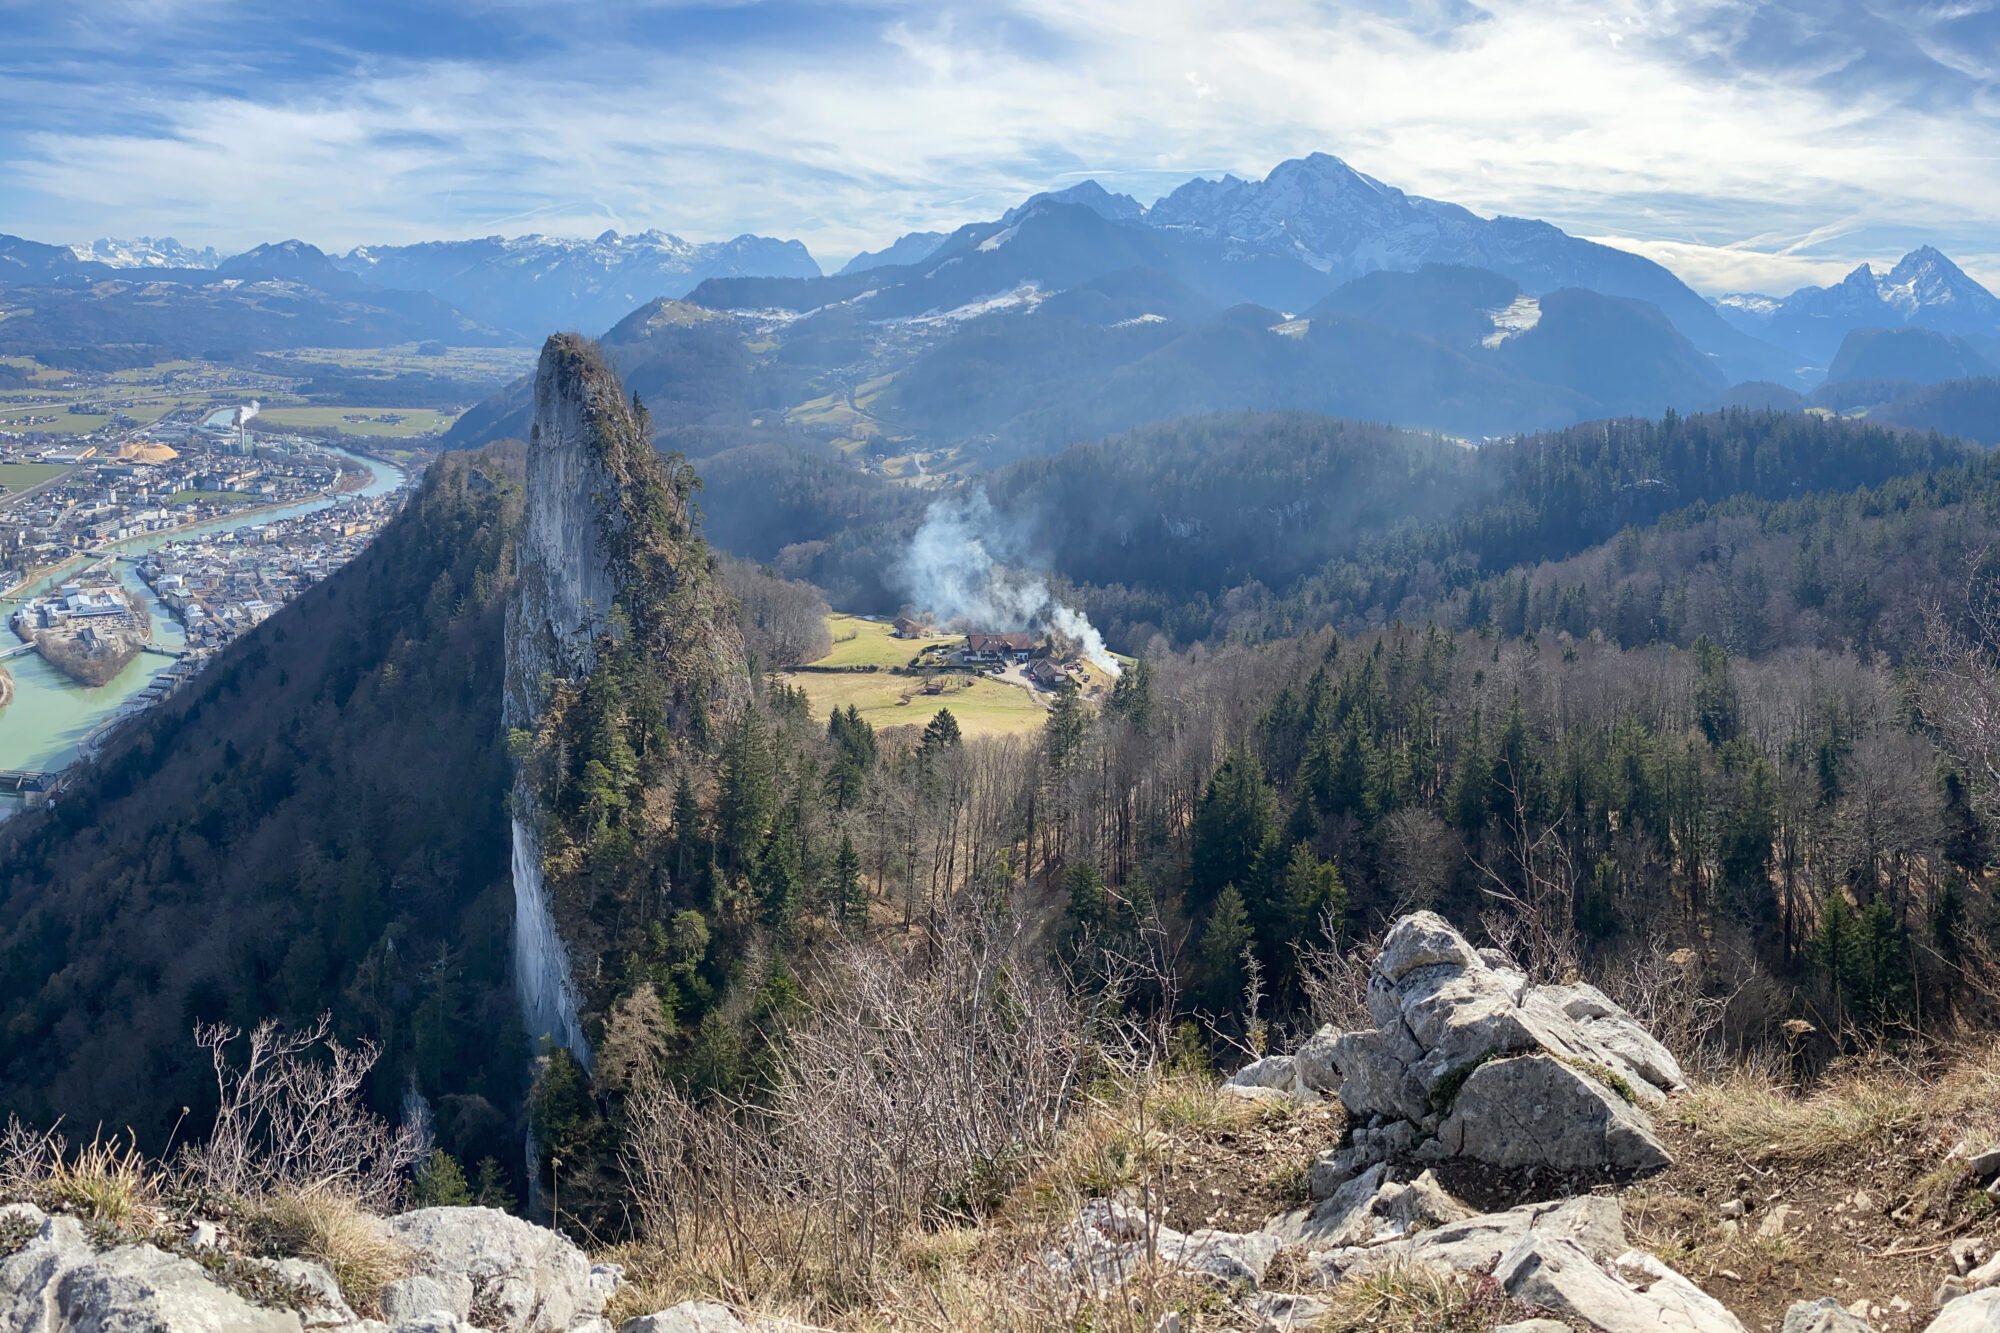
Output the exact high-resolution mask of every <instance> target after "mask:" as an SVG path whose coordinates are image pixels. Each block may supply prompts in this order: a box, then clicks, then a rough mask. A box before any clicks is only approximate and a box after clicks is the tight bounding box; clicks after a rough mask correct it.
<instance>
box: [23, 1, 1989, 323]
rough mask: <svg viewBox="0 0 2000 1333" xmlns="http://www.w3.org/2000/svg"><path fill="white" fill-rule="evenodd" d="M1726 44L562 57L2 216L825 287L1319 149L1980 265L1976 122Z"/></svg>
mask: <svg viewBox="0 0 2000 1333" xmlns="http://www.w3.org/2000/svg"><path fill="white" fill-rule="evenodd" d="M1747 8H1748V7H1747V6H1738V5H1706V4H1695V3H1690V2H1689V0H1682V2H1681V3H1679V4H1669V5H1665V6H1662V5H1656V4H1652V3H1641V0H1608V3H1585V0H1495V3H1491V4H1489V5H1487V7H1486V9H1485V10H1484V11H1481V12H1477V13H1473V12H1468V13H1467V14H1466V15H1464V16H1461V17H1458V18H1454V17H1453V16H1452V14H1451V12H1450V11H1449V10H1448V9H1446V10H1445V11H1443V12H1442V13H1441V12H1439V11H1437V10H1434V9H1432V8H1426V7H1419V10H1420V12H1413V13H1411V14H1409V15H1396V14H1383V13H1380V12H1376V11H1373V10H1371V9H1369V8H1367V7H1364V6H1361V5H1349V4H1342V3H1338V2H1337V0H1335V2H1334V3H1317V2H1315V0H1267V2H1266V3H1263V4H1259V5H1243V4H1241V3H1236V2H1232V3H1221V2H1220V0H1151V2H1149V3H1143V4H1142V3H1130V2H1127V0H1011V2H1010V0H996V3H993V4H988V5H983V6H981V7H979V8H978V9H977V10H971V9H957V8H955V7H953V6H950V5H943V6H938V5H925V6H918V5H915V4H910V5H908V6H907V7H906V11H905V12H904V13H903V14H902V15H901V16H900V17H893V18H890V19H888V20H886V21H884V20H882V19H880V18H879V17H875V18H867V19H865V20H863V19H859V18H857V20H856V23H857V30H856V31H855V32H854V33H852V34H851V39H850V40H848V41H844V42H839V43H833V44H829V45H827V46H826V47H824V48H821V47H815V46H801V45H800V44H796V43H782V42H777V41H773V42H769V43H759V42H756V41H735V42H730V43H726V44H717V45H707V46H702V45H691V46H688V47H686V48H681V47H678V46H674V45H670V44H660V45H656V46H653V47H650V48H618V49H610V48H606V49H601V50H596V51H589V52H581V53H580V52H576V51H573V50H569V49H566V48H563V47H561V46H554V47H552V48H551V50H550V51H549V53H548V54H547V56H546V57H545V58H542V59H538V60H531V61H529V62H528V63H526V64H525V65H518V64H517V65H514V66H509V67H505V68H503V67H500V66H497V65H481V64H475V63H470V62H465V61H434V62H423V63H417V62H403V63H401V64H397V65H382V64H380V62H378V66H379V67H378V68H376V69H375V72H372V73H368V72H364V73H363V74H362V75H360V76H358V77H356V78H355V79H353V80H351V81H343V82H340V83H325V84H317V85H314V86H313V87H312V88H310V89H297V90H294V91H292V92H290V93H284V92H282V91H280V92H278V93H265V92H263V91H262V89H261V88H260V86H259V85H256V84H247V85H246V86H245V92H244V95H243V97H242V98H238V97H234V96H218V95H215V94H187V95H182V96H172V95H169V94H166V93H161V94H159V95H158V96H157V97H154V98H152V99H151V100H147V101H143V102H140V103H137V104H135V105H134V106H132V107H131V108H130V114H131V115H132V116H135V117H137V118H139V119H140V120H141V121H142V122H143V123H146V124H149V125H150V124H158V125H162V126H165V127H166V129H165V130H164V131H163V132H157V133H156V132H148V133H145V134H137V133H129V132H128V133H99V132H66V133H58V132H54V131H45V132H41V133H31V134H29V135H28V136H27V137H26V138H25V139H18V140H16V141H15V142H14V144H13V148H14V152H13V153H12V156H13V157H14V158H15V160H14V161H13V162H11V163H7V164H4V166H0V170H4V171H5V172H7V173H9V174H10V175H11V177H12V179H13V182H14V185H13V186H12V187H11V188H12V189H14V190H17V191H20V192H22V193H24V194H25V195H26V196H28V198H27V199H26V200H25V201H24V202H23V203H22V204H21V205H20V206H18V207H15V208H13V209H12V210H11V211H14V212H16V213H17V214H19V215H20V216H18V217H17V218H16V219H15V220H14V222H15V225H16V227H19V228H22V229H25V228H26V227H27V225H28V224H29V223H30V222H32V223H33V224H34V226H35V227H36V228H37V230H38V231H40V232H41V233H43V234H45V235H47V236H48V238H49V239H63V240H73V239H83V238H84V237H85V236H86V235H87V234H96V233H98V232H105V231H111V232H130V231H140V230H144V231H150V232H153V233H155V234H158V233H160V232H163V231H172V232H174V233H175V234H178V235H182V236H183V239H188V238H190V237H193V236H199V237H201V238H204V239H214V240H216V241H217V242H218V243H220V244H224V245H240V244H247V243H250V242H253V241H256V240H262V239H269V238H272V237H275V236H278V235H281V234H282V235H291V234H303V235H306V236H307V238H308V239H312V240H315V241H317V242H319V243H321V244H326V245H337V246H345V245H348V244H352V243H356V242H361V241H396V240H411V239H419V238H424V237H430V236H437V235H476V234H483V233H485V232H489V231H493V230H502V229H513V228H514V227H515V226H516V225H527V224H518V220H520V219H532V220H533V221H532V226H533V227H534V228H535V229H538V230H545V231H563V230H571V231H579V232H588V231H595V230H600V229H602V228H603V227H605V226H618V227H620V228H621V229H631V228H639V227H645V226H655V225H657V226H663V227H667V228H669V229H671V230H675V231H679V232H681V233H682V234H685V235H688V236H690V237H693V238H697V239H701V238H711V237H722V236H728V235H733V234H735V233H737V232H739V231H745V230H754V231H759V232H764V233H767V234H776V235H784V236H792V235H796V236H800V237H802V238H803V239H805V240H806V241H807V243H808V244H809V245H810V246H812V248H813V250H814V252H815V253H816V254H819V255H820V256H821V257H822V258H823V259H825V260H830V261H833V262H835V263H837V262H839V261H840V260H842V259H844V258H845V257H846V256H847V255H848V254H851V253H853V252H854V251H855V250H858V249H861V248H863V247H864V246H866V247H870V248H872V247H875V246H879V245H881V244H883V243H885V242H886V241H887V240H889V239H890V238H891V237H892V236H893V235H894V234H895V233H897V232H900V231H903V230H911V229H941V228H946V227H949V226H952V225H955V224H956V223H959V222H962V221H965V220H968V219H970V218H973V217H984V216H993V215H996V214H997V213H999V212H1000V211H1001V210H1002V209H1004V208H1005V207H1007V206H1008V205H1010V204H1012V203H1014V202H1017V201H1018V200H1019V199H1020V198H1021V197H1023V196H1024V195H1026V194H1028V193H1031V192H1033V191H1035V190H1038V189H1042V188H1046V187H1048V186H1050V185H1052V184H1061V183H1067V182H1070V181H1073V180H1075V179H1078V178H1080V177H1082V176H1085V175H1097V176H1098V177H1099V178H1100V179H1101V180H1102V181H1103V182H1104V184H1105V185H1106V186H1107V187H1109V188H1112V189H1124V190H1128V191H1130V192H1133V193H1135V194H1138V195H1139V196H1140V197H1141V198H1142V199H1145V200H1150V199H1151V198H1152V197H1153V196H1154V195H1156V194H1158V193H1160V192H1162V191H1163V190H1164V189H1165V188H1168V187H1169V186H1170V184H1171V183H1172V182H1174V181H1176V180H1178V179H1179V178H1182V177H1184V176H1186V175H1189V174H1194V173H1197V172H1200V173H1204V174H1212V173H1216V172H1219V171H1222V170H1233V171H1236V172H1237V173H1238V174H1258V175H1261V174H1262V173H1263V172H1265V171H1267V170H1268V169H1269V168H1270V167H1271V166H1272V165H1273V164H1274V163H1276V162H1277V161H1279V160H1281V159H1282V158H1285V157H1289V156H1296V155H1299V154H1302V153H1305V152H1308V151H1312V150H1315V149H1321V150H1325V151H1328V152H1332V153H1336V154H1338V155H1340V156H1342V157H1345V158H1347V159H1348V160H1350V161H1351V162H1353V163H1354V165H1356V166H1357V167H1359V168H1360V169H1362V170H1364V171H1367V172H1368V173H1370V174H1371V175H1375V176H1377V177H1380V178H1382V179H1384V180H1387V181H1389V182H1391V183H1393V184H1397V185H1400V186H1402V187H1404V188H1406V189H1409V190H1412V191H1413V192H1417V193H1423V194H1429V195H1432V196H1434V197H1439V198H1445V199H1451V200H1455V201H1457V202H1460V203H1463V204H1465V205H1466V206H1468V207H1471V208H1474V209H1476V210H1478V211H1480V212H1483V213H1495V212H1509V213H1515V214H1521V215H1526V216H1539V217H1546V218H1548V219H1549V220H1551V221H1553V222H1556V223H1557V224H1558V225H1561V226H1564V227H1566V228H1567V229H1569V230H1572V231H1576V232H1578V233H1587V234H1591V235H1595V236H1601V237H1609V238H1625V239H1624V240H1622V241H1619V240H1614V241H1613V242H1612V243H1617V244H1625V245H1627V246H1629V247H1630V248H1635V249H1640V250H1642V251H1643V252H1644V253H1647V254H1651V255H1653V256H1654V257H1655V258H1659V259H1661V260H1662V262H1666V263H1668V264H1669V265H1670V266H1673V267H1675V268H1677V269H1680V270H1684V271H1685V275H1686V276H1687V277H1688V278H1689V279H1690V280H1691V281H1694V282H1695V283H1696V284H1697V285H1698V286H1701V287H1703V288H1705V289H1710V290H1714V289H1720V288H1728V287H1734V286H1737V285H1754V286H1764V287H1773V286H1774V287H1777V288H1779V289H1781V290H1784V289H1788V288H1789V286H1790V285H1794V284H1795V280H1796V281H1804V280H1824V279H1825V278H1826V277H1827V276H1828V275H1831V276H1833V277H1838V276H1839V274H1840V273H1841V272H1844V271H1845V270H1846V269H1847V268H1849V267H1852V264H1853V263H1854V262H1855V261H1856V260H1857V259H1875V260H1878V261H1879V260H1883V259H1893V258H1894V254H1892V253H1883V252H1881V251H1880V250H1879V249H1877V248H1864V247H1867V246H1873V245H1875V244H1876V243H1877V242H1876V241H1875V240H1874V239H1871V237H1872V232H1871V229H1873V230H1874V231H1879V230H1880V229H1882V228H1885V227H1890V226H1897V227H1901V228H1903V229H1904V230H1909V229H1916V230H1919V231H1924V230H1926V229H1928V230H1929V231H1930V232H1934V233H1935V237H1936V239H1937V240H1938V242H1939V243H1940V244H1941V245H1943V247H1944V248H1945V249H1947V250H1948V251H1954V252H1957V251H1969V252H1972V253H1976V254H1979V255H1981V256H1984V255H1986V254H1990V253H1992V252H1994V251H2000V244H1995V243H1992V242H1990V241H1989V240H1988V237H1989V236H1990V232H1991V225H1992V219H1993V218H1994V217H1995V216H1996V215H2000V174H1996V173H1994V172H1993V171H1991V170H1990V163H1989V161H1988V159H1989V157H1990V156H1991V144H1992V143H1993V142H1994V141H1995V139H1994V135H1995V130H1996V126H1995V125H1994V113H1993V111H1992V109H1991V108H1990V107H1988V108H1985V109H1983V110H1982V109H1979V108H1977V107H1974V108H1971V109H1968V108H1965V107H1957V108H1953V111H1952V114H1940V113H1939V112H1937V111H1935V110H1931V111H1924V110H1917V109H1912V108H1910V107H1907V106H1905V105H1904V104H1903V103H1902V102H1900V101H1898V100H1897V96H1896V95H1895V94H1894V93H1893V92H1892V91H1891V90H1888V89H1886V88H1885V89H1883V90H1877V91H1873V92H1871V91H1869V90H1866V89H1863V90H1860V91H1857V90H1856V89H1854V88H1853V87H1851V86H1843V88H1842V89H1841V91H1840V93H1839V95H1837V96H1836V95H1833V94H1832V93H1829V92H1825V91H1821V90H1820V88H1819V84H1820V82H1821V81H1823V80H1824V79H1825V78H1826V77H1827V74H1828V70H1829V69H1830V68H1832V67H1834V66H1835V65H1837V63H1838V60H1839V59H1842V58H1846V57H1845V56H1838V57H1837V56H1835V55H1830V54H1828V53H1827V52H1826V51H1823V50H1816V51H1815V52H1810V53H1802V54H1801V56H1800V59H1799V60H1798V61H1796V62H1793V63H1791V64H1786V63H1785V62H1782V61H1778V62H1773V61H1768V60H1767V61H1764V62H1762V63H1760V64H1757V65H1755V66H1753V67H1746V66H1745V65H1743V64H1742V63H1740V62H1738V61H1736V59H1735V57H1734V56H1733V55H1732V53H1733V52H1736V51H1737V50H1738V49H1739V48H1740V47H1741V46H1742V45H1743V44H1744V43H1745V42H1746V41H1747V40H1749V39H1748V37H1746V35H1745V32H1746V29H1745V28H1744V26H1743V23H1740V22H1736V21H1735V20H1734V19H1729V18H1728V16H1729V15H1732V14H1735V15H1740V14H1741V13H1743V12H1747ZM877 12H878V13H879V11H877ZM1717 15H1722V16H1723V18H1724V19H1725V20H1727V21H1717ZM864 23H865V26H861V25H863V24H864ZM1732 23H1734V24H1735V26H1731V25H1732ZM1669 29H1671V30H1672V31H1671V33H1670V34H1668V30H1669ZM1663 34H1667V35H1671V36H1673V38H1674V40H1672V41H1667V40H1665V38H1664V36H1663ZM1689 34H1692V35H1689ZM1926 40H1929V38H1926ZM1953 59H1954V60H1956V61H1957V63H1958V64H1959V65H1964V64H1966V63H1967V61H1966V60H1965V59H1964V58H1961V57H1957V56H1954V57H1953ZM249 99H258V100H257V101H254V102H253V101H251V100H249ZM1773 237H1780V238H1788V239H1778V240H1774V239H1771V238H1773ZM1954 247H1956V248H1957V249H1956V250H1954Z"/></svg>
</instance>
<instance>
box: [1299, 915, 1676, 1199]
mask: <svg viewBox="0 0 2000 1333" xmlns="http://www.w3.org/2000/svg"><path fill="white" fill-rule="evenodd" d="M1367 1000H1368V1012H1369V1016H1370V1017H1371V1018H1373V1019H1374V1020H1375V1023H1376V1026H1375V1027H1374V1028H1373V1029H1371V1030H1369V1031H1366V1032H1349V1033H1342V1034H1338V1035H1334V1034H1331V1033H1321V1034H1320V1035H1319V1036H1318V1037H1315V1038H1314V1039H1313V1041H1312V1042H1310V1043H1308V1048H1309V1050H1308V1051H1302V1052H1301V1053H1300V1055H1298V1056H1294V1057H1293V1058H1294V1064H1295V1071H1294V1072H1295V1073H1298V1074H1299V1076H1300V1081H1301V1082H1302V1083H1304V1082H1307V1081H1308V1076H1307V1075H1306V1074H1304V1073H1301V1072H1300V1069H1301V1068H1303V1069H1306V1070H1310V1071H1311V1075H1310V1081H1311V1082H1313V1083H1319V1084H1329V1083H1333V1082H1335V1081H1336V1077H1337V1083H1338V1087H1339V1091H1340V1098H1341V1101H1342V1102H1343V1103H1345V1105H1346V1107H1347V1110H1348V1112H1349V1114H1350V1116H1351V1117H1352V1118H1353V1120H1354V1122H1355V1124H1356V1128H1355V1130H1354V1132H1353V1134H1352V1135H1351V1138H1350V1142H1349V1143H1348V1144H1347V1145H1346V1146H1345V1147H1343V1148H1341V1149H1339V1150H1336V1151H1335V1152H1333V1153H1330V1154H1328V1155H1327V1156H1326V1157H1324V1158H1322V1159H1321V1161H1320V1162H1319V1163H1318V1164H1316V1165H1315V1167H1314V1171H1313V1190H1314V1193H1315V1194H1316V1195H1318V1196H1320V1197H1325V1196H1326V1195H1329V1194H1331V1193H1332V1192H1333V1191H1334V1190H1336V1189H1338V1188H1339V1187H1340V1186H1341V1185H1342V1184H1344V1183H1346V1182H1347V1181H1348V1180H1351V1179H1353V1178H1354V1177H1355V1176H1356V1175H1359V1174H1360V1173H1361V1172H1362V1171H1365V1170H1366V1169H1367V1168H1368V1167H1370V1166H1372V1165H1374V1164H1375V1163H1377V1162H1381V1161H1387V1160H1391V1159H1394V1158H1400V1157H1411V1158H1415V1159H1417V1160H1440V1159H1444V1158H1450V1157H1463V1158H1470V1159H1473V1160H1477V1161H1481V1162H1485V1163H1488V1164H1490V1165H1493V1166H1500V1167H1526V1166H1547V1167H1553V1168H1556V1169H1559V1170H1564V1171H1602V1172H1607V1173H1611V1174H1615V1175H1621V1176H1635V1175H1642V1174H1646V1173H1649V1172H1652V1171H1657V1170H1659V1169H1661V1168H1663V1167H1665V1166H1667V1165H1670V1164H1671V1160H1672V1159H1671V1158H1670V1157H1669V1156H1668V1155H1667V1152H1666V1149H1665V1148H1664V1147H1663V1146H1662V1145H1661V1144H1660V1141H1659V1139H1658V1138H1657V1137H1656V1136H1655V1135H1654V1133H1653V1129H1652V1124H1651V1121H1650V1120H1649V1118H1648V1117H1647V1115H1646V1114H1645V1113H1646V1111H1647V1110H1648V1109H1649V1108H1653V1107H1657V1106H1659V1105H1660V1104H1662V1103H1663V1102H1664V1101H1665V1100H1666V1098H1667V1096H1668V1094H1669V1093H1671V1092H1673V1091H1675V1090H1677V1089H1680V1088H1682V1087H1683V1086H1685V1079H1684V1077H1683V1075H1682V1073H1681V1070H1680V1066H1679V1065H1678V1064H1677V1063H1676V1062H1675V1060H1674V1057H1673V1055H1672V1054H1671V1053H1670V1052H1669V1051H1668V1050H1667V1049H1666V1047H1664V1046H1662V1045H1661V1044H1660V1043H1659V1042H1658V1041H1656V1040H1655V1039H1654V1038H1653V1036H1652V1035H1651V1034H1650V1033H1648V1032H1647V1031H1646V1030H1645V1028H1644V1027H1642V1026H1641V1025H1640V1024H1639V1022H1638V1021H1637V1020H1636V1019H1634V1018H1633V1017H1632V1016H1631V1015H1630V1014H1628V1013H1626V1012H1625V1011H1624V1010H1623V1009H1621V1008H1619V1007H1618V1006H1617V1005H1616V1004H1614V1003H1613V1002H1612V1001H1611V1000H1610V999H1609V997H1607V996H1606V995H1604V993H1603V992H1601V991H1599V990H1597V989H1596V988H1595V987H1593V986H1589V985H1583V984H1576V985H1569V986H1537V985H1533V984H1531V983H1530V982H1529V981H1528V979H1527V977H1526V976H1524V975H1523V974H1522V973H1520V972H1518V971H1516V970H1514V969H1513V968H1510V967H1506V966H1502V965H1500V964H1498V963H1496V962H1495V961H1493V960H1492V959H1491V958H1488V957H1486V956H1482V954H1481V953H1480V952H1479V951H1477V950H1475V949H1473V948H1472V946H1471V945H1470V944H1468V943H1467V942H1466V940H1465V938H1464V937H1463V936H1461V935H1460V934H1459V933H1458V932H1457V931H1455V930H1453V929H1452V928H1451V926H1450V925H1449V924H1448V923H1447V922H1446V921H1445V920H1444V919H1443V918H1442V917H1440V916H1438V915H1436V914H1435V913H1432V912H1416V913H1413V914H1411V915H1409V916H1406V917H1404V918H1403V919H1401V920H1400V921H1398V922H1397V923H1396V924H1395V926H1394V927H1393V928H1392V929H1391V930H1390V932H1389V934H1388V936H1387V938H1386V939H1385V940H1384V941H1383V946H1382V951H1381V953H1380V955H1379V956H1378V957H1377V958H1376V960H1375V964H1374V967H1373V968H1372V969H1371V971H1370V973H1369V978H1368V996H1367ZM1302 1061H1303V1065H1301V1062H1302ZM1327 1066H1330V1074H1329V1072H1326V1070H1325V1067H1327Z"/></svg>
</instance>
